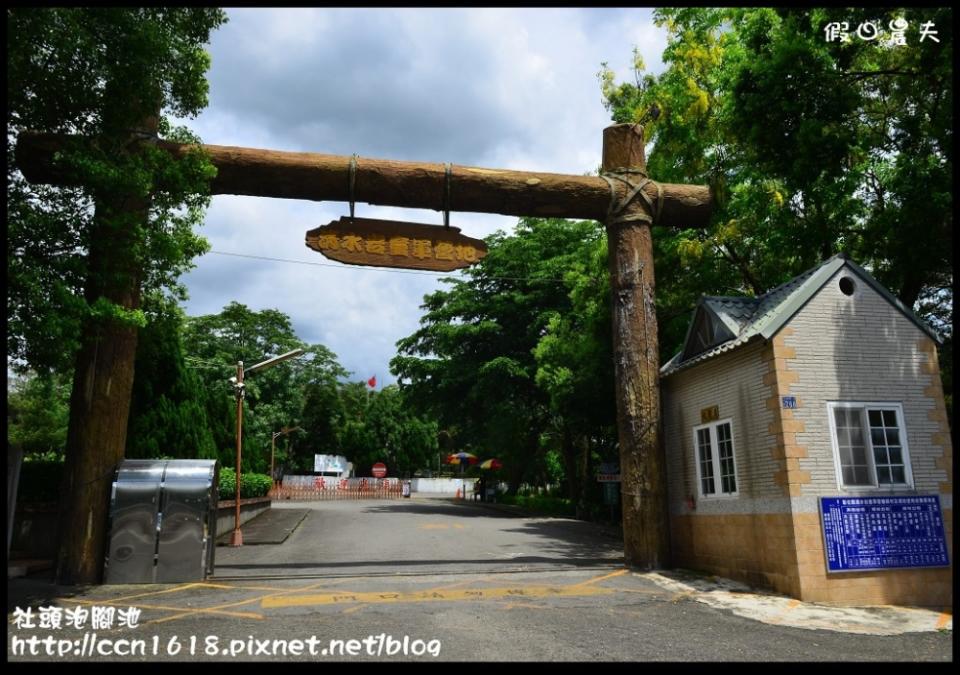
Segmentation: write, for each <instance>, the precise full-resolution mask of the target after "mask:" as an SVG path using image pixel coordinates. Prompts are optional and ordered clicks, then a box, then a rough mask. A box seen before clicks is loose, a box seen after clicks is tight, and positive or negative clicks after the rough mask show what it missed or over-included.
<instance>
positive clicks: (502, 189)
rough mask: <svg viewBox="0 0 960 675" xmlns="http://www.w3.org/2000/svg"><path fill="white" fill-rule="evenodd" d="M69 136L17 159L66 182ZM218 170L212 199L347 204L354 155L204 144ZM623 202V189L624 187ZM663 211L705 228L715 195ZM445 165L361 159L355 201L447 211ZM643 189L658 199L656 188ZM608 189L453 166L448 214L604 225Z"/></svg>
mask: <svg viewBox="0 0 960 675" xmlns="http://www.w3.org/2000/svg"><path fill="white" fill-rule="evenodd" d="M67 138H68V137H66V136H60V135H53V134H36V133H31V132H23V133H21V134H20V136H19V138H18V139H17V147H16V161H17V166H18V168H19V169H20V170H21V171H22V172H23V175H24V176H25V177H26V178H27V180H29V181H31V182H34V183H50V184H54V185H68V184H70V182H69V178H68V177H67V176H66V175H65V174H64V173H63V172H62V171H58V170H57V168H56V166H55V165H54V161H53V159H54V154H55V153H56V152H57V151H58V150H62V149H63V148H64V147H65V144H66V140H67ZM159 145H160V147H162V148H164V149H166V150H167V151H169V152H170V153H172V154H174V155H178V156H179V155H182V154H183V153H185V152H187V151H188V150H189V149H190V148H191V147H192V146H189V145H181V144H178V143H168V142H164V141H161V142H160V143H159ZM202 147H203V149H204V151H205V152H206V153H207V154H208V155H209V157H210V160H211V161H212V162H213V164H214V165H215V166H216V167H217V171H218V173H217V177H216V178H215V179H214V180H213V183H212V185H211V190H212V192H213V194H234V195H250V196H254V197H277V198H281V199H308V200H313V201H327V200H330V201H341V202H346V201H350V190H349V176H350V157H343V156H338V155H324V154H319V153H312V152H283V151H279V150H260V149H255V148H238V147H231V146H223V145H203V146H202ZM615 183H618V185H617V191H618V197H620V198H622V197H623V195H624V193H625V192H626V188H624V187H623V186H621V185H619V181H615ZM661 188H662V190H663V206H662V208H661V213H660V219H659V220H658V222H657V224H658V225H665V226H670V227H681V228H699V227H705V226H706V225H707V224H708V221H709V218H710V207H711V194H710V188H709V187H707V186H706V185H675V184H671V183H661ZM444 191H445V167H444V165H443V164H423V163H416V162H400V161H395V160H389V159H370V158H367V157H360V158H358V159H357V163H356V173H355V178H354V195H353V198H354V201H356V202H366V203H368V204H378V205H382V206H401V207H408V208H420V209H434V210H437V211H441V210H443V207H444ZM644 192H645V193H646V194H647V195H648V196H649V197H650V198H651V199H652V200H654V203H655V200H656V199H657V187H656V186H655V185H654V184H652V183H651V184H648V185H647V186H646V187H645V188H644ZM610 196H611V195H610V186H609V185H608V184H607V182H606V181H605V180H604V179H602V178H600V177H598V176H576V175H567V174H556V173H539V172H530V171H509V170H504V169H480V168H476V167H469V166H453V167H452V174H451V181H450V202H449V208H450V210H451V211H472V212H477V213H499V214H503V215H508V216H535V217H557V218H590V219H594V220H601V221H602V220H605V219H606V215H607V209H608V207H609V205H610Z"/></svg>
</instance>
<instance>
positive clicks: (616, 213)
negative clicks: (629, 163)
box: [600, 168, 663, 226]
mask: <svg viewBox="0 0 960 675" xmlns="http://www.w3.org/2000/svg"><path fill="white" fill-rule="evenodd" d="M633 175H637V176H640V180H639V182H636V183H635V182H633V181H631V180H630V177H631V176H633ZM600 177H601V178H602V179H603V180H605V181H607V185H609V186H610V206H609V207H607V223H609V224H618V225H619V224H622V223H629V222H636V221H640V222H644V223H647V224H648V225H650V226H653V225H655V224H656V223H657V221H659V220H660V213H661V211H662V210H663V186H662V185H660V183H657V182H656V181H654V180H651V179H650V178H649V177H647V172H646V171H644V170H643V169H630V168H617V169H613V170H612V171H606V172H603V173H601V174H600ZM615 180H617V181H620V182H621V183H624V184H625V185H626V186H627V194H626V196H625V197H624V198H623V200H621V201H618V200H617V187H616V185H615V184H614V182H613V181H615ZM648 183H653V184H654V185H655V186H656V188H657V203H656V205H654V203H653V201H652V200H651V199H650V197H648V196H647V194H646V193H645V192H644V191H643V188H644V187H645V186H646V185H647V184H648ZM638 196H639V197H640V198H641V199H642V200H643V201H644V203H645V204H646V205H647V210H648V212H649V214H648V213H643V212H638V213H629V214H628V213H625V211H626V208H627V207H628V206H629V205H630V203H631V202H632V201H633V200H634V199H636V198H637V197H638Z"/></svg>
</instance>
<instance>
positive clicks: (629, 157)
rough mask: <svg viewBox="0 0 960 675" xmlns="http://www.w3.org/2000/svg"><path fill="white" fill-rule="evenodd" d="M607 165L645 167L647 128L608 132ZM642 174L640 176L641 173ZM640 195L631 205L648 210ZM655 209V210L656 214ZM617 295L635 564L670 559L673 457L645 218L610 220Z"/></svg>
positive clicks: (627, 536)
mask: <svg viewBox="0 0 960 675" xmlns="http://www.w3.org/2000/svg"><path fill="white" fill-rule="evenodd" d="M603 167H604V170H605V171H612V170H614V169H615V168H619V167H631V168H638V169H644V168H645V167H646V159H645V156H644V140H643V129H642V128H641V127H639V125H637V126H633V125H629V124H618V125H615V126H612V127H608V128H606V129H605V130H604V134H603ZM634 179H636V177H634ZM641 204H642V202H641V201H640V200H634V202H633V203H632V205H631V206H629V207H628V208H627V213H626V214H624V215H629V214H630V213H631V210H632V209H641V210H643V209H644V207H643V206H641ZM648 215H649V214H648ZM606 225H607V239H608V246H609V266H610V287H611V291H612V294H613V359H614V376H615V379H616V397H617V430H618V435H619V439H620V474H621V480H622V481H623V482H622V486H623V490H622V497H623V545H624V556H625V558H626V560H627V563H628V564H629V565H633V566H635V567H639V568H642V569H652V568H662V567H666V566H667V565H668V564H669V552H670V540H669V530H668V511H667V492H666V461H665V456H664V451H663V446H662V443H661V438H660V368H659V357H658V348H657V344H658V341H657V316H656V309H655V307H654V302H653V300H654V286H655V284H654V275H653V240H652V235H651V228H650V226H649V225H647V224H646V223H643V222H638V221H626V222H625V221H623V220H620V221H619V222H617V219H616V218H614V219H612V220H611V221H608V222H607V223H606Z"/></svg>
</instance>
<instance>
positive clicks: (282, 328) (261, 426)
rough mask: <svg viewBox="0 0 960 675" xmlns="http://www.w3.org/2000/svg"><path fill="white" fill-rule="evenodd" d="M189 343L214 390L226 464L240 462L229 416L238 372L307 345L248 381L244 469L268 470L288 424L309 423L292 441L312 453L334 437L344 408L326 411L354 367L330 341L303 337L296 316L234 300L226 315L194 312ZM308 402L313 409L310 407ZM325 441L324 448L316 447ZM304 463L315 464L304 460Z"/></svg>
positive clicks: (211, 410)
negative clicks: (274, 444)
mask: <svg viewBox="0 0 960 675" xmlns="http://www.w3.org/2000/svg"><path fill="white" fill-rule="evenodd" d="M183 339H184V348H185V350H186V352H187V354H188V363H191V364H192V365H193V367H194V368H196V372H197V373H198V374H199V376H200V378H201V380H202V381H203V384H204V387H205V388H206V390H207V391H208V392H209V393H210V399H209V400H210V405H209V407H208V414H209V415H210V416H211V417H212V418H213V419H215V420H223V422H224V423H223V424H216V423H215V424H214V434H215V439H214V440H215V443H216V445H217V449H218V451H219V453H220V454H219V457H220V460H221V462H222V463H223V464H224V465H225V466H232V465H233V463H234V458H235V452H236V449H235V435H234V434H235V421H234V419H233V418H232V415H226V416H225V415H224V412H223V411H224V409H225V408H226V409H229V410H233V405H234V404H233V401H234V399H233V390H232V388H231V387H230V385H229V383H228V379H229V378H230V377H231V376H233V375H234V374H235V373H236V364H237V361H243V363H244V366H246V367H249V366H252V365H254V364H256V363H259V362H260V361H264V360H266V359H268V358H270V357H271V356H277V355H279V354H283V353H285V352H288V351H291V350H293V349H303V350H304V354H303V355H302V356H300V357H297V358H294V359H290V360H289V361H284V362H283V363H280V364H278V365H276V366H274V367H272V368H268V369H266V370H261V371H257V372H255V373H251V375H250V377H249V378H246V377H245V378H244V384H245V388H246V396H245V398H244V402H243V405H244V421H243V436H244V455H243V460H244V464H243V466H244V468H245V470H251V469H252V470H256V471H260V472H266V471H268V470H269V465H270V445H271V442H270V441H271V435H272V434H273V433H274V432H276V431H279V430H281V429H282V428H284V427H295V426H301V427H303V428H304V433H303V434H300V433H299V432H298V433H297V434H296V435H294V434H291V435H290V436H289V438H287V437H285V442H286V443H289V446H290V447H291V448H293V452H294V453H295V452H296V451H297V450H298V449H302V450H303V452H304V454H306V455H309V464H310V465H311V466H312V463H313V462H312V458H313V453H314V452H315V450H314V449H313V448H317V447H321V446H322V444H323V443H328V442H330V441H331V434H332V431H333V430H334V428H335V423H334V422H333V421H332V420H333V419H335V418H336V415H337V413H338V407H336V406H334V407H331V408H329V409H326V410H325V409H324V408H325V406H326V405H327V404H329V403H330V402H331V401H335V400H336V398H337V387H338V381H339V380H340V379H341V378H343V377H346V375H347V372H346V371H345V370H344V369H343V367H342V366H341V365H340V364H339V362H338V361H337V357H336V355H335V354H334V353H333V352H331V351H330V350H329V349H327V348H326V347H324V346H323V345H308V344H307V343H305V342H303V341H302V340H300V339H299V338H298V337H297V335H296V332H295V331H294V329H293V324H292V323H291V322H290V317H289V316H287V315H286V314H284V313H283V312H280V311H279V310H276V309H264V310H261V311H259V312H257V311H253V310H251V309H250V308H249V307H247V306H246V305H243V304H240V303H238V302H231V303H230V304H228V305H227V306H226V307H224V308H223V311H221V312H220V313H219V314H209V315H205V316H199V317H190V318H188V319H187V321H186V326H185V328H184V338H183ZM305 401H309V402H310V404H311V407H310V408H309V409H305ZM313 444H319V445H313ZM302 463H303V464H306V463H307V460H306V459H304V460H303V462H302Z"/></svg>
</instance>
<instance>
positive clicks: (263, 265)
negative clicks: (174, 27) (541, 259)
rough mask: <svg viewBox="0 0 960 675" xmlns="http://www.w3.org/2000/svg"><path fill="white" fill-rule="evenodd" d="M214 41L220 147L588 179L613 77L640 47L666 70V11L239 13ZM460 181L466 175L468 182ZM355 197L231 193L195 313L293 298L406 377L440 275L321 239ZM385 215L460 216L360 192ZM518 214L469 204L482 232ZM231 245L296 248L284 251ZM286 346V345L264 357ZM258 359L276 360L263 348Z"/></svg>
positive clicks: (212, 233)
mask: <svg viewBox="0 0 960 675" xmlns="http://www.w3.org/2000/svg"><path fill="white" fill-rule="evenodd" d="M227 14H228V17H229V22H228V23H227V24H226V25H225V26H223V27H222V28H220V29H219V30H218V31H216V32H215V33H214V34H213V36H212V39H211V43H210V45H209V51H210V55H211V58H212V66H211V69H210V71H209V73H208V80H209V82H210V104H209V106H208V107H207V108H206V109H205V110H204V111H203V112H202V113H201V114H200V115H199V116H198V117H197V118H196V119H193V120H187V121H185V123H186V124H187V125H188V126H189V127H190V128H191V129H192V130H193V131H195V132H196V133H198V134H199V135H200V137H201V138H202V139H203V141H204V142H205V143H210V144H214V145H235V146H244V147H253V148H271V149H275V150H291V151H298V152H320V153H328V154H335V155H344V156H349V155H351V154H353V153H357V154H358V155H360V156H361V158H362V157H371V158H378V159H394V160H403V161H412V162H416V161H423V162H450V163H452V164H456V165H465V166H478V167H488V168H506V169H518V170H527V171H549V172H554V173H570V174H583V173H586V172H588V171H594V170H596V169H597V167H598V166H599V165H600V153H601V143H602V132H603V129H604V127H606V126H608V125H609V124H610V116H609V113H608V112H607V111H606V110H605V109H604V107H603V103H602V99H601V95H600V84H599V80H598V78H597V73H598V71H599V70H600V67H601V63H602V62H607V63H608V65H609V66H610V67H611V68H613V70H614V72H615V73H616V74H617V77H618V81H620V80H624V79H632V77H633V75H632V71H631V64H632V58H633V48H634V47H637V48H638V49H639V51H640V54H641V55H642V57H643V59H644V61H645V63H646V65H647V67H648V69H649V70H650V71H652V72H659V71H660V70H662V67H663V66H662V63H661V61H660V55H661V54H662V52H663V49H664V47H665V46H666V31H665V30H664V29H661V28H658V27H656V26H654V24H653V21H652V11H651V10H649V9H627V8H617V9H607V8H601V9H596V8H560V9H510V8H502V9H498V8H474V9H456V8H449V9H362V8H361V9H332V8H296V9H264V8H247V9H228V10H227ZM453 189H454V190H455V189H456V186H455V185H454V186H453ZM348 213H349V206H348V205H347V204H346V203H342V202H310V201H301V200H288V199H267V198H257V197H244V196H231V195H218V196H215V197H214V198H213V201H212V203H211V207H210V209H209V211H208V212H207V216H206V223H205V225H204V227H203V228H202V230H201V233H202V234H203V235H204V236H205V237H206V238H207V239H208V240H209V242H210V244H211V247H212V251H213V252H211V253H208V254H207V255H205V256H203V257H201V258H199V259H198V260H197V261H196V268H195V269H194V270H193V271H191V272H190V273H188V274H187V275H185V276H184V277H183V281H184V282H185V284H186V286H187V288H188V290H189V293H190V299H189V300H188V302H187V303H186V311H187V313H188V314H189V315H191V316H198V315H201V314H212V313H217V312H219V311H220V310H221V309H222V308H223V307H224V306H225V305H226V304H228V303H229V302H230V301H232V300H235V301H237V302H240V303H243V304H245V305H247V306H248V307H250V308H251V309H253V310H262V309H268V308H270V309H278V310H280V311H282V312H284V313H285V314H287V315H288V316H290V317H291V320H292V322H293V325H294V328H295V330H296V332H297V334H298V336H299V337H300V338H301V339H302V340H304V341H306V342H308V343H321V344H323V345H325V346H327V347H328V348H329V349H331V350H332V351H333V352H334V353H335V354H336V355H337V357H338V358H339V360H340V363H341V364H342V365H343V366H344V367H345V368H346V369H347V370H349V371H351V372H352V373H353V376H352V379H353V380H359V379H364V380H365V379H367V378H369V377H370V376H371V375H376V376H377V380H378V387H379V386H380V385H381V384H389V383H391V382H393V381H394V379H395V378H394V377H393V376H392V375H390V373H389V366H388V364H389V361H390V359H391V358H392V357H393V356H394V354H395V353H396V342H397V340H399V339H400V338H402V337H405V336H407V335H410V334H411V333H413V332H414V331H415V330H416V329H417V327H418V324H419V320H420V316H421V310H420V304H421V303H422V300H423V296H424V295H425V294H427V293H430V292H433V291H434V290H437V289H438V288H443V287H445V286H446V284H442V283H441V282H440V281H439V279H440V278H441V277H442V276H446V275H440V274H433V273H423V272H412V273H411V272H406V273H405V272H403V271H397V270H389V271H388V270H383V269H379V268H363V267H356V266H352V265H343V264H340V263H336V262H333V261H330V260H327V259H326V258H324V257H323V256H321V255H320V254H319V253H317V252H315V251H312V250H310V249H308V248H307V247H306V246H305V245H304V233H305V232H306V231H307V230H310V229H313V228H315V227H318V226H319V225H323V224H326V223H328V222H330V221H331V220H335V219H337V218H339V217H341V216H343V215H346V214H348ZM356 215H357V216H361V217H369V218H385V219H396V220H407V221H415V222H423V223H436V224H437V225H441V224H442V223H443V216H442V214H441V213H438V212H436V211H429V210H416V209H397V208H388V207H374V206H370V205H367V204H365V203H361V202H358V203H357V204H356ZM516 221H517V219H516V218H514V217H505V216H499V215H486V214H474V213H457V212H454V213H452V214H451V216H450V222H451V225H454V226H456V227H460V228H461V230H462V232H463V233H464V234H465V235H467V236H470V237H476V238H482V237H485V236H487V235H488V234H490V233H492V232H494V231H496V230H497V229H503V230H507V231H509V230H511V229H512V228H513V226H514V224H515V223H516ZM224 254H242V255H253V256H264V257H271V258H282V259H284V260H288V261H302V262H303V263H309V264H298V263H294V262H275V261H268V260H262V259H254V258H244V257H237V256H233V255H224ZM262 356H264V357H265V356H269V355H262ZM250 358H252V359H254V360H256V359H258V358H260V355H251V357H250Z"/></svg>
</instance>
